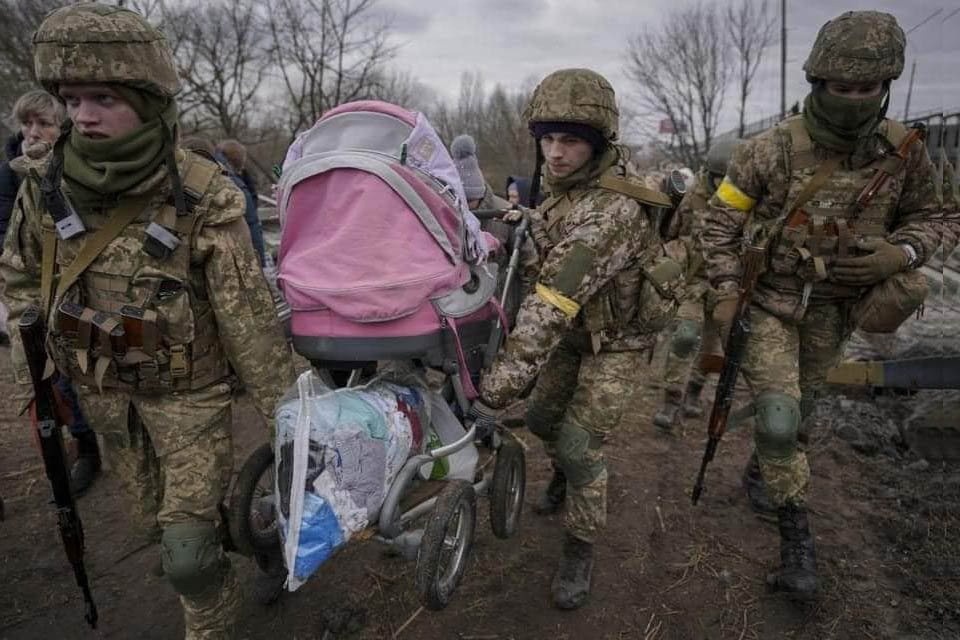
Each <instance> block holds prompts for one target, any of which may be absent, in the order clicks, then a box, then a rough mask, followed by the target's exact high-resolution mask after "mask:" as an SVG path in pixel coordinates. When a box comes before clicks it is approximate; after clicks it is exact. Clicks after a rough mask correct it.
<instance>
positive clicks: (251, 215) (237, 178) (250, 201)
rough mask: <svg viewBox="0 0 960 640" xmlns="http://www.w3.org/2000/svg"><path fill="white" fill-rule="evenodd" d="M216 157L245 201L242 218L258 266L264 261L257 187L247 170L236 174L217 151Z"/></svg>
mask: <svg viewBox="0 0 960 640" xmlns="http://www.w3.org/2000/svg"><path fill="white" fill-rule="evenodd" d="M216 159H217V161H218V162H219V163H220V165H221V166H222V167H224V168H225V169H227V171H228V175H229V176H230V179H231V180H233V183H234V184H235V185H237V187H238V188H239V189H240V191H242V192H243V197H244V199H245V200H246V203H247V206H246V208H245V209H244V212H243V219H244V220H245V221H246V223H247V227H249V229H250V240H251V241H252V242H253V248H254V249H255V250H256V251H257V255H258V256H259V257H260V266H263V265H264V263H265V261H266V260H265V256H264V248H263V229H262V228H261V226H260V215H259V214H258V213H257V187H256V185H255V184H254V182H253V177H252V176H251V175H250V173H249V172H248V171H244V172H243V173H242V174H241V175H237V173H236V172H234V171H233V170H232V168H231V167H230V164H229V163H228V162H227V159H226V158H225V157H223V155H222V154H219V153H218V154H217V156H216Z"/></svg>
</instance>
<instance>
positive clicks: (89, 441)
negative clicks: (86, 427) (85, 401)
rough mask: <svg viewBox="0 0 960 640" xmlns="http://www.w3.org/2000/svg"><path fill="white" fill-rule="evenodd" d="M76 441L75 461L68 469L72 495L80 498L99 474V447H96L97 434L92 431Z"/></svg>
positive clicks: (82, 434)
mask: <svg viewBox="0 0 960 640" xmlns="http://www.w3.org/2000/svg"><path fill="white" fill-rule="evenodd" d="M76 440H77V459H76V461H75V462H74V463H73V466H72V467H70V487H71V489H72V490H73V495H75V496H81V495H83V494H84V493H86V491H87V489H89V488H90V485H92V484H93V480H94V478H96V476H97V474H98V473H100V447H99V445H97V434H95V433H94V432H93V431H85V432H83V433H81V434H80V435H78V436H76Z"/></svg>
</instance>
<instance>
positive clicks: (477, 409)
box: [467, 400, 500, 440]
mask: <svg viewBox="0 0 960 640" xmlns="http://www.w3.org/2000/svg"><path fill="white" fill-rule="evenodd" d="M499 415H500V412H499V411H497V410H496V409H493V408H491V407H488V406H487V405H485V404H484V403H483V402H481V401H480V400H474V401H473V405H471V407H470V411H469V413H467V417H468V418H470V419H472V420H473V426H475V427H476V429H477V439H478V440H484V439H486V438H487V437H489V436H490V435H492V434H493V432H494V431H495V430H496V428H497V417H498V416H499Z"/></svg>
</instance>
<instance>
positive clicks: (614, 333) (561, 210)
mask: <svg viewBox="0 0 960 640" xmlns="http://www.w3.org/2000/svg"><path fill="white" fill-rule="evenodd" d="M530 215H531V237H532V242H531V243H528V245H527V250H526V251H525V256H524V266H523V270H522V275H523V276H524V277H523V278H522V279H523V280H525V281H529V280H531V279H534V278H533V276H534V274H535V281H536V284H535V285H534V286H533V287H532V288H531V290H530V292H529V293H528V294H527V295H526V297H525V298H524V300H523V303H522V305H521V307H520V312H519V313H518V315H517V322H516V327H515V328H514V330H513V331H512V332H511V334H510V336H509V338H508V339H507V345H506V348H505V349H504V350H503V351H502V352H501V353H500V354H499V355H498V356H497V359H496V360H495V362H494V365H493V367H492V368H491V370H490V371H489V372H488V373H487V375H486V376H485V377H484V379H483V383H482V385H481V390H480V394H481V397H482V398H483V401H484V402H485V403H487V404H489V405H490V406H492V407H503V406H505V405H506V404H507V403H509V402H510V401H511V400H512V399H514V398H516V397H517V396H518V395H519V394H520V392H521V391H522V390H523V389H524V388H526V387H527V385H528V384H529V383H530V382H532V381H533V380H534V378H535V377H536V376H537V374H538V372H539V370H540V368H541V367H542V366H543V365H544V364H545V363H546V361H547V359H548V358H549V357H550V354H551V353H552V352H553V350H554V349H555V348H556V347H557V345H559V344H560V341H561V339H563V338H564V337H565V336H567V337H569V338H571V339H573V340H574V341H575V342H576V343H577V344H579V345H581V347H582V348H583V349H584V351H588V350H589V349H590V348H591V332H590V331H589V330H588V329H587V325H588V324H589V320H588V319H587V318H586V316H589V315H591V314H590V311H591V310H599V309H600V308H603V309H607V308H608V307H610V306H611V305H610V304H609V297H610V293H611V288H612V287H614V284H615V281H616V279H617V277H618V276H620V275H622V274H624V273H625V272H627V271H629V270H630V269H631V268H632V267H633V266H634V264H635V262H636V261H637V259H638V257H639V256H640V254H641V253H642V252H643V250H644V249H645V248H646V247H647V246H648V245H649V243H650V242H651V237H650V234H651V230H652V225H651V223H650V220H649V218H648V215H647V213H646V211H645V209H644V208H643V207H642V206H641V205H640V204H639V203H638V202H637V201H636V200H633V199H631V198H629V197H627V196H625V195H621V194H619V193H615V192H613V191H609V190H606V189H601V188H599V187H596V186H590V185H584V188H578V189H573V190H571V191H569V192H567V193H565V194H563V195H559V196H553V197H550V198H548V199H547V200H546V201H544V203H543V204H542V205H541V206H540V207H539V208H538V209H537V210H535V211H533V212H531V214H530ZM554 238H556V239H557V240H556V241H555V240H553V239H554ZM534 254H535V256H534ZM536 265H538V266H539V268H537V267H536ZM634 294H636V292H634ZM596 335H598V336H599V337H600V339H601V341H602V344H601V349H602V350H621V351H626V350H639V349H645V348H648V347H649V346H651V345H652V344H653V342H654V341H655V339H656V336H654V335H650V334H640V333H637V332H636V331H634V330H632V328H631V327H630V326H629V323H627V324H626V326H621V327H619V328H617V329H612V330H605V331H602V332H600V333H599V334H596Z"/></svg>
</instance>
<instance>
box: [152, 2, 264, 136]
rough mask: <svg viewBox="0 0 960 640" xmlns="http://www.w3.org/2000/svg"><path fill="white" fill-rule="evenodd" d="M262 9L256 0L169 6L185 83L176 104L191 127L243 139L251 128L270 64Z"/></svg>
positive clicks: (168, 23) (167, 19) (166, 13)
mask: <svg viewBox="0 0 960 640" xmlns="http://www.w3.org/2000/svg"><path fill="white" fill-rule="evenodd" d="M259 6H260V3H259V2H257V1H256V0H208V2H206V3H205V4H203V5H201V6H179V5H178V6H177V7H176V8H171V7H170V6H165V7H164V10H163V22H164V26H165V27H166V30H167V34H168V37H169V41H170V43H171V46H172V47H173V50H174V56H175V58H176V61H177V67H178V72H179V75H180V81H181V83H182V85H183V89H182V90H181V92H180V94H179V95H178V96H177V101H178V105H179V108H180V113H181V120H182V121H183V122H184V124H185V125H186V126H187V127H188V128H190V129H193V130H215V131H217V132H218V133H220V134H222V135H224V136H226V137H242V135H243V133H244V132H245V131H247V129H248V128H249V126H250V124H251V123H250V120H251V116H252V114H253V112H254V111H256V109H257V106H258V96H259V94H260V89H261V87H262V86H263V84H264V79H265V78H266V75H267V68H268V66H269V63H270V58H269V40H268V38H267V31H266V28H265V18H264V17H263V16H262V15H261V14H260V13H259V9H258V7H259Z"/></svg>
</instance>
